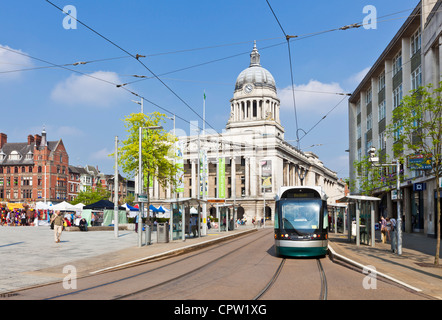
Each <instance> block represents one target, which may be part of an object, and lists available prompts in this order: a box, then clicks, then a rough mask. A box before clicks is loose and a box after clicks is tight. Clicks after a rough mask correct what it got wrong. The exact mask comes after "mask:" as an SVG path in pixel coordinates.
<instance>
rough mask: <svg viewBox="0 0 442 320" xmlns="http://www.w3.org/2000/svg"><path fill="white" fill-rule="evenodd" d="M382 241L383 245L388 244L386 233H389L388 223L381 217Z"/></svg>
mask: <svg viewBox="0 0 442 320" xmlns="http://www.w3.org/2000/svg"><path fill="white" fill-rule="evenodd" d="M380 223H381V240H382V243H385V242H386V233H387V221H386V220H385V218H384V216H381V222H380Z"/></svg>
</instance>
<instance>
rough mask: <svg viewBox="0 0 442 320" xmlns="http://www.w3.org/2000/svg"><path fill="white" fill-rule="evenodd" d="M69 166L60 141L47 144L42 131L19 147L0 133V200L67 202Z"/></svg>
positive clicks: (44, 133)
mask: <svg viewBox="0 0 442 320" xmlns="http://www.w3.org/2000/svg"><path fill="white" fill-rule="evenodd" d="M68 166H69V156H68V153H67V151H66V149H65V147H64V145H63V141H62V140H61V139H60V140H58V141H47V139H46V132H45V131H43V132H42V134H41V135H38V134H36V135H34V136H32V135H29V136H28V139H27V142H22V143H8V141H7V135H6V134H4V133H0V200H4V201H8V202H26V203H30V202H36V201H45V200H46V201H51V202H61V201H65V200H66V201H68V200H69V199H68V177H69V170H68Z"/></svg>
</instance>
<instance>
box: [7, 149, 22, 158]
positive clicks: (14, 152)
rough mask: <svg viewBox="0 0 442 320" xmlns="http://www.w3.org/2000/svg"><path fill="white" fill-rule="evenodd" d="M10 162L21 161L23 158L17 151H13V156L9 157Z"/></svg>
mask: <svg viewBox="0 0 442 320" xmlns="http://www.w3.org/2000/svg"><path fill="white" fill-rule="evenodd" d="M8 159H9V160H20V159H21V156H20V154H19V153H18V152H17V151H15V150H14V151H12V152H11V154H10V155H9V157H8Z"/></svg>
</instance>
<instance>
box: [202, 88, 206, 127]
mask: <svg viewBox="0 0 442 320" xmlns="http://www.w3.org/2000/svg"><path fill="white" fill-rule="evenodd" d="M203 134H206V90H204V101H203Z"/></svg>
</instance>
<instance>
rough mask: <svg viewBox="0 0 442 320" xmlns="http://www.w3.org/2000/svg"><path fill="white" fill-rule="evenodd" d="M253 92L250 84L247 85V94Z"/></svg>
mask: <svg viewBox="0 0 442 320" xmlns="http://www.w3.org/2000/svg"><path fill="white" fill-rule="evenodd" d="M252 90H253V86H252V85H251V84H250V83H248V84H246V86H245V87H244V92H245V93H250V92H252Z"/></svg>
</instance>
